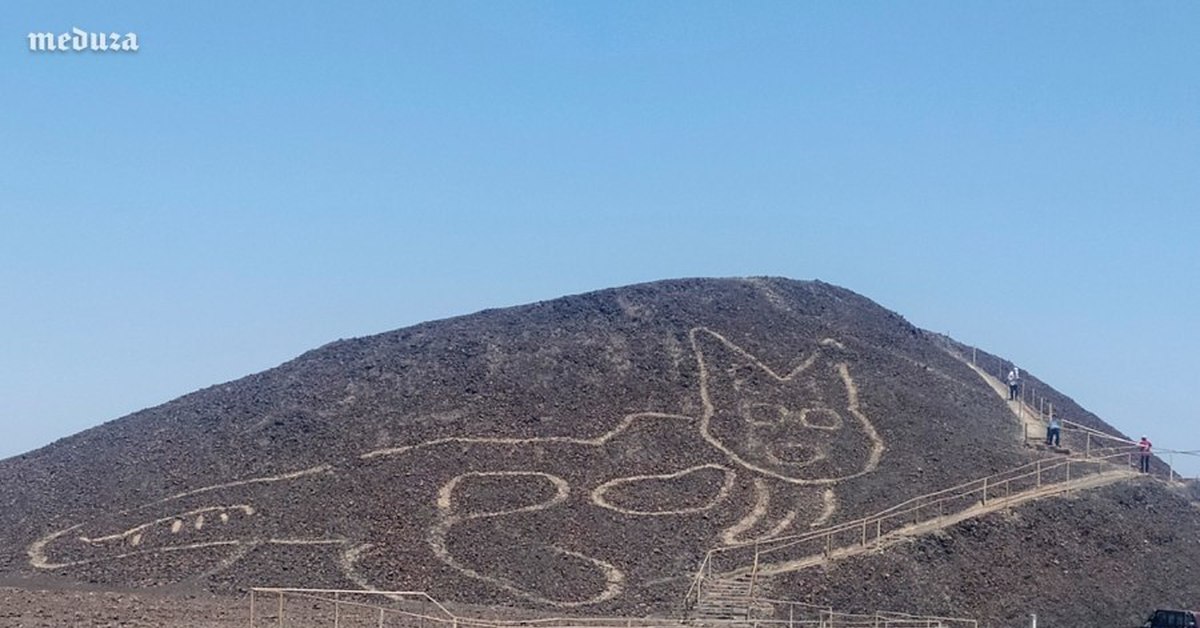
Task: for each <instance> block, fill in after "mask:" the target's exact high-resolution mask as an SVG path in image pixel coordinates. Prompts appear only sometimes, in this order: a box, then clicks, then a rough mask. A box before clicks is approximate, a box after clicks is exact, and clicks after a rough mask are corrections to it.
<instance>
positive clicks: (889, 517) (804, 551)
mask: <svg viewBox="0 0 1200 628" xmlns="http://www.w3.org/2000/svg"><path fill="white" fill-rule="evenodd" d="M1117 449H1118V450H1117V451H1114V450H1112V449H1106V450H1096V451H1093V452H1089V453H1086V454H1084V455H1077V456H1065V457H1061V458H1051V459H1039V460H1036V461H1034V462H1030V463H1027V464H1024V465H1021V466H1018V467H1014V468H1012V469H1008V470H1006V471H1002V472H1000V473H994V474H992V475H989V476H986V477H982V478H979V479H976V480H971V481H969V482H964V483H962V484H959V485H957V486H952V487H950V488H946V489H942V490H939V491H934V492H932V493H927V494H925V495H920V496H918V497H914V498H912V499H908V500H906V501H903V502H900V503H899V504H896V505H894V506H891V507H889V508H886V509H884V510H882V511H879V512H877V513H875V514H873V515H870V516H867V517H863V518H861V519H855V520H853V521H848V522H845V523H840V524H836V525H833V526H828V527H825V528H822V529H819V530H813V531H809V532H805V533H801V534H794V535H786V536H779V537H773V538H769V539H760V540H757V541H748V542H744V543H740V544H734V545H727V546H724V547H719V548H714V549H712V550H709V551H708V552H707V553H706V554H705V556H704V558H703V559H702V561H701V564H700V567H699V569H697V571H696V575H695V576H694V578H693V579H692V583H691V586H690V587H689V589H688V592H687V594H686V597H685V607H691V606H694V605H695V603H696V602H698V601H699V596H700V595H702V594H703V591H702V589H703V586H704V584H705V582H706V581H710V580H712V579H713V578H714V574H715V575H716V577H721V576H722V575H723V576H726V577H730V576H736V575H739V574H740V575H743V576H744V575H746V574H747V573H748V574H749V575H750V578H749V582H748V583H747V591H746V598H747V599H755V594H756V593H757V588H756V585H757V578H758V576H759V575H760V574H761V573H762V572H763V571H764V566H765V564H766V563H767V561H770V562H771V563H772V564H775V565H778V564H781V563H786V562H789V561H792V562H794V561H797V560H803V559H810V560H814V561H818V562H819V560H820V559H822V558H829V557H831V556H833V555H834V554H835V552H837V551H839V550H843V551H846V550H850V549H852V548H870V547H872V546H876V547H878V546H880V545H882V544H883V542H884V541H885V539H887V538H888V537H889V535H895V534H897V533H899V532H903V531H905V530H912V529H915V528H916V527H917V526H920V525H921V524H923V523H930V522H935V521H938V520H942V521H947V520H948V517H953V516H954V515H961V514H963V513H966V512H967V511H969V510H970V509H972V508H976V507H978V506H987V505H988V504H991V503H994V502H997V501H1003V502H1004V503H1013V502H1014V501H1024V500H1025V499H1028V498H1030V497H1031V496H1036V495H1041V494H1043V493H1045V492H1047V489H1048V488H1051V487H1061V488H1069V487H1070V486H1071V484H1069V483H1071V482H1073V481H1078V480H1081V479H1082V478H1083V477H1085V476H1092V475H1096V474H1099V473H1105V472H1119V471H1121V470H1129V469H1130V468H1131V467H1132V466H1133V465H1134V463H1135V461H1136V457H1137V456H1138V453H1137V452H1136V451H1132V450H1130V449H1129V448H1127V447H1122V448H1117ZM1053 492H1054V491H1050V493H1053ZM766 571H768V572H769V571H771V570H770V569H766Z"/></svg>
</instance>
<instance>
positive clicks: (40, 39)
mask: <svg viewBox="0 0 1200 628" xmlns="http://www.w3.org/2000/svg"><path fill="white" fill-rule="evenodd" d="M29 50H30V51H32V52H68V51H72V52H84V51H92V52H137V50H138V38H137V33H125V34H124V35H121V34H119V33H89V32H87V31H84V30H82V29H79V28H74V27H72V28H71V32H69V33H58V34H55V33H29Z"/></svg>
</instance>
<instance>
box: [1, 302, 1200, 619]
mask: <svg viewBox="0 0 1200 628" xmlns="http://www.w3.org/2000/svg"><path fill="white" fill-rule="evenodd" d="M958 348H959V349H961V347H958ZM954 351H955V344H954V343H953V341H951V340H949V339H946V338H944V337H941V336H937V335H935V334H930V333H928V332H924V331H922V330H920V329H918V328H916V327H914V326H912V325H911V324H909V323H908V322H907V321H905V320H904V319H903V318H902V317H900V316H898V315H897V314H895V313H892V312H889V311H887V310H885V309H884V308H881V307H879V306H878V305H876V304H874V303H872V302H871V301H869V300H868V299H866V298H864V297H862V296H859V295H856V294H854V293H852V292H850V291H847V290H844V289H842V288H838V287H836V286H832V285H829V284H825V283H821V282H798V281H791V280H785V279H760V278H755V279H746V280H734V279H727V280H712V279H691V280H676V281H663V282H657V283H651V284H643V285H635V286H629V287H624V288H617V289H611V290H603V291H599V292H593V293H588V294H583V295H577V296H570V297H564V298H561V299H555V300H553V301H547V302H542V303H536V304H532V305H527V306H520V307H514V308H506V309H502V310H489V311H484V312H480V313H477V314H473V315H469V316H463V317H458V318H453V319H448V320H443V321H435V322H430V323H424V324H421V325H417V326H414V327H409V328H405V329H400V330H396V331H392V332H388V333H384V334H379V335H376V336H371V337H366V338H358V339H352V340H342V341H338V342H335V343H332V344H329V345H326V346H324V347H321V348H319V349H316V350H313V351H310V352H308V353H305V354H304V355H301V356H300V357H298V358H296V359H295V360H292V361H290V362H288V363H285V364H283V365H281V366H279V367H277V368H275V369H271V370H269V371H265V372H263V373H259V374H256V375H252V376H249V377H246V378H243V379H240V380H237V381H234V382H229V383H226V384H222V385H218V386H214V387H211V388H207V389H204V390H201V391H198V392H196V393H193V394H190V395H187V396H184V397H181V398H179V399H176V400H174V401H171V402H169V403H166V404H163V405H161V406H158V407H155V408H150V409H147V410H144V411H141V412H137V413H134V414H132V415H129V416H127V417H123V418H121V419H118V420H115V421H112V422H110V423H107V424H104V425H102V426H99V427H97V428H94V429H91V430H88V431H85V432H82V433H80V434H77V435H75V436H72V437H69V438H66V439H63V440H61V441H59V442H56V443H54V444H52V445H50V446H48V447H45V448H43V449H40V450H37V451H34V452H31V453H29V454H25V455H23V456H18V457H15V458H11V459H8V460H5V461H0V529H2V530H4V532H3V535H2V536H0V573H3V574H7V575H8V576H9V577H10V578H16V577H23V578H28V577H34V578H40V579H56V580H59V581H65V582H84V583H96V584H102V585H108V586H135V587H141V586H167V585H170V586H179V587H190V588H206V589H215V590H228V589H236V588H239V587H245V586H250V585H275V586H306V587H317V586H323V587H333V588H374V589H381V590H400V589H408V590H425V591H429V592H430V593H431V594H433V595H434V596H435V597H438V598H441V599H446V600H452V601H460V602H468V603H486V604H497V605H513V606H522V607H529V608H537V609H558V610H565V611H569V612H578V613H589V614H617V613H630V614H644V613H651V612H658V613H663V612H670V611H672V610H675V609H676V608H677V607H678V606H679V604H680V601H681V600H682V599H683V595H684V591H685V590H686V589H687V587H688V584H689V580H690V578H691V575H692V572H693V571H694V569H695V568H696V565H697V564H698V563H699V561H700V559H701V557H702V556H703V555H704V553H705V551H706V550H707V549H709V548H712V547H715V546H719V545H722V544H730V543H737V542H742V541H746V540H749V539H754V538H765V537H771V536H779V535H784V534H795V533H797V532H801V531H804V530H808V529H812V528H815V527H820V526H823V525H828V524H830V523H836V522H838V521H846V520H852V519H854V518H857V517H861V516H865V515H868V514H870V513H873V512H876V511H878V510H881V509H883V508H885V507H887V506H890V505H891V504H893V503H896V502H897V501H900V500H903V499H905V498H908V497H915V496H918V495H921V494H924V493H928V492H931V491H934V490H938V489H941V488H943V487H946V486H950V485H953V484H956V483H959V482H961V481H963V480H964V479H970V478H974V477H981V476H984V475H988V474H990V473H995V472H998V471H1002V470H1004V469H1007V468H1010V467H1013V466H1015V465H1019V464H1022V463H1025V462H1029V461H1030V460H1034V459H1036V458H1037V457H1038V456H1045V455H1048V454H1045V453H1040V452H1036V451H1033V450H1030V449H1028V448H1026V447H1025V446H1024V445H1023V443H1022V437H1021V427H1020V425H1019V423H1018V422H1017V421H1016V420H1015V418H1014V416H1013V414H1012V412H1011V411H1010V409H1009V408H1008V407H1007V406H1006V405H1005V403H1004V402H1003V400H1001V399H1000V398H999V397H998V396H997V395H996V394H995V393H994V392H993V391H992V390H991V389H990V388H989V387H988V385H987V383H985V382H984V381H983V380H982V379H981V378H980V376H979V375H978V374H977V373H975V372H974V371H973V370H972V369H971V368H970V367H969V366H968V365H967V364H965V363H964V362H963V361H962V360H961V359H958V358H956V357H955V355H953V353H954ZM960 353H961V351H960ZM985 357H986V358H987V359H994V360H999V359H998V358H994V356H985ZM1046 389H1047V391H1049V394H1054V395H1058V393H1056V392H1053V391H1052V389H1050V388H1049V387H1048V386H1047V387H1046ZM1056 398H1062V399H1063V400H1064V401H1062V402H1061V403H1063V404H1065V403H1067V401H1069V400H1067V398H1066V397H1065V396H1059V397H1056ZM1060 407H1061V406H1060ZM1078 413H1079V416H1080V417H1084V416H1085V415H1086V413H1085V412H1084V411H1083V410H1082V409H1081V408H1079V409H1078ZM1086 420H1087V421H1088V422H1089V423H1088V424H1089V425H1094V426H1096V427H1100V428H1103V429H1105V430H1108V431H1112V430H1111V427H1109V426H1107V425H1105V424H1104V423H1103V421H1101V420H1100V419H1099V418H1098V417H1094V416H1092V415H1086ZM1109 490H1110V491H1116V493H1115V494H1117V495H1119V494H1121V491H1123V490H1142V489H1135V488H1134V487H1132V485H1131V486H1130V487H1127V488H1121V487H1112V488H1111V489H1109ZM1098 495H1100V496H1099V497H1091V499H1099V500H1101V501H1103V502H1104V503H1105V504H1107V505H1108V506H1106V508H1107V509H1102V510H1103V512H1104V516H1105V517H1115V518H1117V519H1120V520H1122V521H1126V520H1129V521H1133V520H1137V521H1141V520H1142V519H1141V518H1140V517H1141V515H1140V512H1139V511H1138V509H1137V506H1136V505H1135V504H1132V503H1129V502H1123V501H1121V500H1120V499H1119V498H1118V497H1113V496H1112V495H1114V494H1113V493H1101V494H1098ZM1106 495H1107V497H1106ZM1037 507H1041V506H1037ZM1197 514H1200V510H1195V509H1192V510H1191V511H1189V510H1187V509H1176V510H1175V511H1172V515H1171V517H1172V518H1171V521H1172V522H1175V524H1178V525H1192V524H1194V523H1195V521H1194V519H1196V516H1197ZM1189 517H1190V518H1189ZM1178 518H1182V519H1183V520H1185V521H1182V522H1180V521H1176V519H1178ZM989 521H991V520H990V519H989ZM968 523H969V522H968ZM962 525H967V524H962ZM989 525H995V526H998V527H999V528H1005V526H1010V525H1012V524H1009V523H1006V522H1005V520H1003V519H999V520H997V522H996V523H994V524H989ZM1061 525H1062V526H1065V527H1066V528H1070V529H1075V528H1080V529H1083V528H1086V527H1087V526H1089V525H1095V522H1093V521H1088V520H1078V521H1076V520H1070V519H1069V518H1067V519H1064V520H1063V522H1062V524H1061ZM1164 525H1165V524H1164ZM1173 525H1174V524H1173ZM1005 529H1007V528H1005ZM955 533H956V532H954V531H951V532H948V534H955ZM1046 533H1047V534H1049V533H1050V531H1049V528H1047V532H1046ZM1035 534H1036V533H1035ZM1026 541H1028V539H1019V538H1017V537H1013V536H1012V535H1007V536H1006V535H1004V534H999V535H997V536H995V537H993V540H992V541H991V542H989V544H988V545H986V546H978V547H973V548H972V550H971V551H972V552H974V554H972V555H973V556H975V558H977V559H978V560H981V561H985V562H986V561H990V560H991V559H992V558H994V557H995V556H998V555H1005V554H1006V553H1012V552H1020V551H1023V548H1024V547H1025V545H1026ZM965 542H966V541H965V540H964V543H965ZM1082 542H1083V543H1085V544H1086V543H1087V542H1089V541H1087V540H1084V541H1082ZM908 551H910V550H909V549H899V550H895V552H892V553H889V556H892V555H895V556H899V555H900V554H899V552H908ZM1186 551H1195V552H1196V553H1195V554H1194V556H1195V557H1200V550H1193V549H1186ZM1188 555H1189V556H1193V555H1192V554H1188ZM897 560H899V559H897ZM910 562H911V561H910ZM918 563H919V561H918ZM918 563H912V564H918ZM878 564H879V563H878V562H877V561H876V560H875V558H874V557H863V558H861V559H855V561H852V562H848V563H843V564H840V565H839V566H837V567H836V569H835V571H833V572H830V573H831V574H835V575H836V574H846V575H843V576H838V578H841V579H836V578H835V579H832V580H829V581H828V582H824V581H823V583H822V584H820V585H819V586H818V585H816V584H814V583H813V582H812V581H811V574H801V575H797V576H795V577H794V578H791V579H789V578H788V577H784V578H780V579H778V581H777V582H776V583H775V584H773V587H774V588H775V594H777V595H786V596H789V597H796V598H801V597H811V596H823V597H826V598H828V600H829V601H836V602H838V603H841V604H845V605H847V606H848V607H850V608H851V609H853V608H862V607H865V606H866V605H868V604H871V603H874V602H875V601H879V602H880V604H879V606H885V607H893V608H894V607H901V608H904V607H920V608H922V609H926V608H930V609H933V610H941V609H942V608H943V607H951V608H953V610H955V612H958V613H961V614H967V615H970V614H973V612H975V611H983V612H987V609H986V608H983V607H982V606H979V604H978V598H979V596H981V595H982V594H983V593H984V592H985V591H986V587H987V586H989V585H990V583H989V582H988V581H978V589H971V588H970V587H967V586H966V585H964V588H963V589H962V590H960V591H955V594H956V595H959V596H961V597H960V598H957V599H958V601H956V600H955V599H951V597H952V596H947V595H946V591H945V590H944V589H939V590H934V589H928V587H926V588H922V586H923V585H922V582H923V581H922V578H923V577H924V576H922V575H921V573H922V572H921V570H920V569H915V568H914V570H913V572H912V574H913V575H912V576H911V578H910V580H906V581H904V583H905V584H904V586H903V587H900V588H896V589H895V591H894V595H889V596H884V597H885V598H886V599H880V595H881V594H880V591H889V590H891V589H887V588H880V587H878V586H876V585H875V581H874V580H872V579H871V578H869V577H867V574H871V573H874V570H875V566H874V565H878ZM979 564H980V563H978V562H962V561H956V560H954V559H953V558H947V559H945V560H944V561H943V563H941V564H939V568H943V569H945V570H946V572H945V576H944V577H946V578H949V579H953V580H955V581H956V582H973V581H972V580H971V579H970V578H967V577H965V576H963V574H969V573H971V570H973V569H978V565H979ZM956 574H957V575H956ZM831 577H832V576H831ZM1013 577H1014V578H1015V577H1016V576H1015V575H1014V576H1013ZM1080 577H1081V578H1083V581H1084V582H1087V578H1088V577H1091V576H1089V575H1087V574H1082V575H1081V576H1080ZM1158 577H1159V576H1157V575H1153V574H1150V575H1147V578H1158ZM1153 582H1154V583H1156V584H1154V586H1158V587H1160V588H1162V587H1167V588H1169V587H1172V586H1174V587H1176V588H1178V587H1179V586H1180V585H1176V584H1172V582H1173V581H1172V580H1170V579H1169V578H1168V577H1167V576H1165V575H1163V576H1161V582H1159V581H1158V580H1154V581H1153ZM854 583H859V584H857V585H855V584H854ZM918 585H921V586H918ZM1081 586H1082V585H1081ZM927 590H928V591H929V592H928V593H923V591H927ZM1020 590H1021V589H1020V587H1015V588H1014V591H1020ZM1181 590H1182V589H1181ZM907 591H911V592H912V595H922V596H925V597H921V598H920V599H914V600H910V599H908V598H907V597H906V596H907V595H908V593H906V592H907ZM964 600H965V601H964ZM884 601H886V602H887V603H886V604H883V603H882V602H884ZM1134 603H1135V602H1134V601H1132V600H1130V601H1129V602H1128V604H1134ZM1123 608H1124V607H1123ZM1124 612H1126V613H1127V614H1128V613H1131V612H1132V609H1128V608H1126V610H1125V611H1124ZM989 616H995V617H1000V615H999V614H993V615H989ZM1067 616H1068V615H1064V617H1067ZM1069 616H1075V615H1069Z"/></svg>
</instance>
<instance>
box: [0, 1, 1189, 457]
mask: <svg viewBox="0 0 1200 628" xmlns="http://www.w3.org/2000/svg"><path fill="white" fill-rule="evenodd" d="M72 26H78V27H80V28H82V29H84V30H91V31H101V30H103V31H110V30H115V31H119V32H122V33H123V32H126V31H133V32H136V33H137V34H138V37H139V43H140V46H141V50H140V51H138V52H137V53H136V54H112V53H105V54H100V53H82V54H77V53H31V52H29V51H28V42H27V39H26V35H27V34H28V33H29V32H30V31H52V32H63V31H68V30H70V28H71V27H72ZM1198 41H1200V3H1196V2H1138V3H1134V2H1101V1H1094V0H1091V1H1087V2H1044V1H1041V0H1038V1H1035V2H1007V1H1006V2H991V3H984V2H960V1H958V0H952V1H951V0H948V1H945V2H833V1H828V2H721V3H716V2H692V1H689V2H667V1H656V2H644V1H631V2H617V1H604V2H588V3H583V2H497V1H480V2H474V3H462V2H443V1H438V2H320V3H318V2H295V1H289V2H271V1H255V2H244V1H238V2H232V1H225V0H219V1H208V2H188V3H184V2H173V3H165V2H151V1H145V2H97V1H95V0H88V1H86V2H83V1H58V2H45V1H44V0H38V1H27V0H19V1H13V0H8V1H7V2H5V3H4V7H3V10H2V11H0V86H3V99H2V100H0V103H2V104H0V114H2V115H0V295H2V296H0V457H5V456H10V455H14V454H17V453H20V452H23V451H26V450H29V449H33V448H36V447H40V446H42V445H45V444H47V443H49V442H51V441H53V440H54V439H56V438H60V437H62V436H65V435H68V434H71V433H73V432H76V431H78V430H81V429H85V428H87V427H91V426H94V425H97V424H99V423H101V422H103V421H107V420H110V419H113V418H117V417H119V416H122V415H124V414H126V413H129V412H131V411H134V410H137V409H140V408H143V407H147V406H153V405H157V404H159V403H162V402H165V401H168V400H170V399H172V398H174V397H176V396H178V395H181V394H184V393H187V392H190V391H192V390H195V389H197V388H200V387H204V386H208V385H211V384H215V383H218V382H222V381H227V380H231V379H235V378H238V377H241V376H243V375H246V374H249V373H252V372H256V371H260V370H263V369H266V368H269V367H272V366H275V365H276V364H278V363H280V362H282V361H284V360H287V359H290V358H291V357H294V356H296V355H297V354H299V353H301V352H303V351H305V350H307V349H311V348H314V347H316V346H318V345H321V344H324V343H326V342H329V341H331V340H335V339H337V338H346V337H353V336H361V335H366V334H372V333H377V332H382V331H386V330H389V329H395V328H398V327H402V326H406V325H409V324H413V323H416V322H420V321H424V320H429V319H436V318H441V317H445V316H449V315H456V314H463V313H469V312H473V311H476V310H479V309H482V308H487V307H499V306H506V305H515V304H520V303H525V302H529V301H534V300H539V299H547V298H553V297H557V296H561V295H564V294H568V293H577V292H583V291H588V290H592V289H599V288H605V287H611V286H617V285H623V284H628V283H634V282H641V281H649V280H654V279H662V278H670V277H680V276H741V275H783V276H788V277H793V278H798V279H812V278H817V279H821V280H824V281H828V282H831V283H835V284H838V285H841V286H844V287H846V288H849V289H851V290H854V291H856V292H859V293H861V294H864V295H866V296H868V297H870V298H872V299H874V300H876V301H878V302H879V303H881V304H882V305H884V306H886V307H888V308H891V309H894V310H896V311H897V312H899V313H900V314H902V315H904V316H905V317H906V318H908V319H909V320H910V321H912V322H913V323H915V324H917V325H920V326H922V327H925V328H927V329H931V330H935V331H940V332H945V333H949V334H951V335H952V336H954V337H955V338H958V339H959V340H962V341H964V342H967V343H972V344H976V345H978V346H980V347H982V348H985V349H987V350H989V351H992V352H994V353H998V354H1000V355H1003V356H1006V357H1009V358H1012V359H1014V360H1016V361H1017V362H1018V363H1019V364H1020V365H1022V366H1024V367H1026V368H1027V369H1029V370H1031V371H1033V372H1035V373H1036V374H1037V375H1039V376H1041V377H1042V378H1044V379H1046V380H1047V381H1049V382H1051V383H1052V384H1054V385H1055V386H1056V387H1057V388H1059V389H1060V390H1062V391H1064V392H1066V393H1067V394H1070V395H1071V396H1073V397H1074V398H1075V399H1076V400H1077V401H1079V402H1080V403H1081V404H1083V405H1084V406H1085V407H1087V408H1089V409H1091V410H1093V411H1095V412H1097V413H1098V414H1100V415H1101V416H1102V417H1104V418H1106V419H1107V420H1109V421H1110V422H1112V423H1114V424H1116V425H1117V426H1119V427H1120V428H1122V429H1124V430H1126V431H1127V432H1130V433H1133V434H1135V435H1140V434H1139V433H1141V432H1144V433H1147V434H1148V435H1150V436H1151V437H1152V438H1153V439H1154V440H1155V441H1156V443H1157V444H1159V445H1163V446H1172V445H1173V446H1177V447H1179V448H1186V449H1193V448H1198V449H1200V428H1198V420H1200V410H1198V409H1197V404H1196V392H1197V390H1200V376H1198V375H1197V374H1198V373H1200V368H1197V366H1196V362H1197V358H1198V356H1200V333H1198V331H1197V324H1196V320H1197V319H1196V316H1197V312H1198V311H1200V290H1198V288H1200V285H1198V283H1200V272H1198V271H1200V254H1198V252H1197V249H1198V242H1200V216H1198V215H1197V210H1198V209H1200V204H1198V201H1200V45H1198V44H1197V42H1198ZM1187 470H1188V471H1189V472H1190V473H1192V474H1197V473H1200V465H1195V466H1193V467H1192V468H1190V469H1187Z"/></svg>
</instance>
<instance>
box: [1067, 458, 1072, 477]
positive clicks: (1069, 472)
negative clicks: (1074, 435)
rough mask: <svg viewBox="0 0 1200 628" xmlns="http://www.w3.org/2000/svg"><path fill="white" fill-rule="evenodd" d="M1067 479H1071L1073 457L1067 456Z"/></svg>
mask: <svg viewBox="0 0 1200 628" xmlns="http://www.w3.org/2000/svg"><path fill="white" fill-rule="evenodd" d="M1067 481H1068V482H1070V481H1071V459H1070V458H1067Z"/></svg>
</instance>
